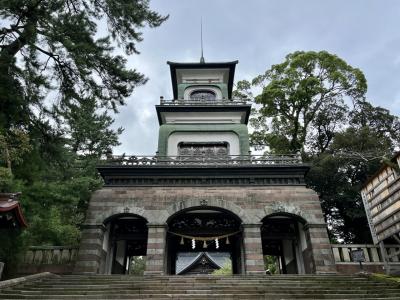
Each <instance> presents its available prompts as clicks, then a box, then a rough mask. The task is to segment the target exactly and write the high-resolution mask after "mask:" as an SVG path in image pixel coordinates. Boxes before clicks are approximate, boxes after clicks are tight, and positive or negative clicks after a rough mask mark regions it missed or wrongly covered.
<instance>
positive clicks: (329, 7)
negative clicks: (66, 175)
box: [114, 0, 400, 155]
mask: <svg viewBox="0 0 400 300" xmlns="http://www.w3.org/2000/svg"><path fill="white" fill-rule="evenodd" d="M150 7H151V8H152V9H153V10H155V11H157V12H159V13H160V14H162V15H167V14H168V15H169V19H168V20H167V21H166V22H165V23H163V24H162V25H161V26H160V27H157V28H145V29H144V30H143V38H144V40H143V41H142V42H141V43H140V44H138V46H137V48H138V50H139V51H140V52H141V53H140V55H132V56H129V57H128V67H130V68H134V69H136V70H138V71H139V72H141V73H143V74H144V75H145V76H146V77H147V78H148V79H149V80H148V82H147V83H146V84H145V85H143V86H140V87H138V88H137V89H136V90H135V91H134V93H133V94H132V95H131V96H130V97H129V98H128V99H127V101H126V102H127V105H125V106H122V107H120V108H119V114H116V115H115V116H114V117H115V123H114V127H123V128H125V131H124V132H123V134H122V135H121V136H120V142H121V145H120V146H118V147H116V148H114V154H122V153H126V154H135V155H154V154H155V151H156V148H157V139H158V128H159V124H158V121H157V116H156V110H155V107H154V106H155V105H156V104H158V103H159V100H160V96H164V98H165V99H172V87H171V80H170V73H169V67H168V65H167V64H166V62H167V61H177V62H198V61H199V59H200V19H202V20H203V41H204V57H205V59H206V61H207V62H213V61H231V60H239V64H238V65H237V68H236V75H235V81H237V80H242V79H248V80H251V79H252V78H254V77H255V76H257V75H259V74H262V73H264V72H265V70H267V69H268V68H270V66H271V65H273V64H278V63H281V62H283V61H284V58H285V56H286V55H287V54H289V53H291V52H294V51H297V50H303V51H311V50H312V51H321V50H326V51H328V52H330V53H333V54H336V55H338V56H339V57H341V58H342V59H344V60H345V61H346V62H347V63H348V64H350V65H351V66H353V67H357V68H359V69H361V70H362V71H363V72H364V74H365V76H366V78H367V81H368V92H367V99H368V101H370V102H371V103H372V104H374V105H376V106H381V107H384V108H387V109H389V110H390V111H391V113H392V114H395V115H400V1H397V0H384V1H383V0H381V1H378V0H376V1H372V0H352V1H349V0H344V1H343V0H335V1H334V0H329V1H328V0H326V1H321V0H318V1H317V0H301V1H300V0H246V1H243V0H201V1H200V0H168V1H166V0H151V1H150Z"/></svg>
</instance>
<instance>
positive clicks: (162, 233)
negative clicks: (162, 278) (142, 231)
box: [144, 224, 167, 275]
mask: <svg viewBox="0 0 400 300" xmlns="http://www.w3.org/2000/svg"><path fill="white" fill-rule="evenodd" d="M147 228H148V238H147V256H146V270H145V271H144V275H163V274H165V262H166V257H165V245H166V243H165V239H166V232H167V225H166V224H147Z"/></svg>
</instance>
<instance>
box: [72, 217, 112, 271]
mask: <svg viewBox="0 0 400 300" xmlns="http://www.w3.org/2000/svg"><path fill="white" fill-rule="evenodd" d="M104 231H105V226H104V225H103V224H101V225H85V224H84V225H82V238H81V243H80V246H79V251H78V256H77V260H76V263H75V267H74V273H76V274H98V273H99V271H100V264H101V258H102V251H103V237H104Z"/></svg>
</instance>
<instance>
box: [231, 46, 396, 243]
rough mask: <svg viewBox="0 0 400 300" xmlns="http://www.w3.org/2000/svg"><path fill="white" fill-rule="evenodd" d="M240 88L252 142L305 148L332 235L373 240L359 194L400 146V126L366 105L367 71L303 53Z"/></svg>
mask: <svg viewBox="0 0 400 300" xmlns="http://www.w3.org/2000/svg"><path fill="white" fill-rule="evenodd" d="M259 85H261V87H262V91H261V93H260V94H259V95H256V96H255V97H253V95H252V93H251V90H252V88H253V87H254V86H259ZM237 89H238V90H237V91H236V92H235V93H236V96H239V97H250V98H252V99H253V101H254V102H255V103H256V109H254V114H253V117H252V119H251V124H252V125H253V128H254V131H253V133H252V134H251V143H252V145H253V146H256V147H258V148H264V147H265V146H268V147H269V150H270V151H271V152H275V153H293V152H296V151H298V150H301V151H302V156H303V160H304V161H306V162H308V163H310V164H311V169H310V171H309V173H308V174H307V176H306V183H307V184H308V186H309V187H311V188H313V189H314V190H315V191H317V192H318V193H319V196H320V200H321V203H322V209H323V212H324V215H325V218H326V221H327V222H328V225H329V228H330V234H331V238H332V239H333V240H336V241H337V240H340V241H344V242H356V243H366V242H369V241H370V240H371V238H370V234H369V229H368V224H367V221H366V217H365V211H364V207H363V204H362V200H361V197H360V189H361V186H362V184H363V183H364V182H365V181H366V180H367V178H368V176H370V175H372V174H373V173H374V172H375V171H376V170H377V169H378V168H379V166H380V164H381V161H382V159H383V160H385V159H387V158H389V157H390V156H391V155H392V153H393V151H394V150H395V149H396V147H399V145H400V137H399V135H398V132H399V131H400V121H399V118H398V117H396V116H393V115H391V114H390V112H389V111H388V110H386V109H384V108H381V107H374V106H373V105H372V104H370V103H369V102H368V101H366V100H365V93H366V91H367V83H366V79H365V77H364V75H363V73H362V72H361V71H360V70H359V69H357V68H354V67H351V66H350V65H348V64H347V63H346V62H344V61H343V60H342V59H340V58H338V57H337V56H335V55H332V54H329V53H327V52H325V51H321V52H302V51H299V52H295V53H292V54H289V55H288V56H287V57H286V60H285V61H284V62H283V63H281V64H278V65H273V66H272V67H271V69H269V70H267V71H266V72H265V73H264V74H263V75H260V76H257V77H256V78H254V79H253V81H252V82H251V83H250V82H248V81H241V82H239V83H238V84H237Z"/></svg>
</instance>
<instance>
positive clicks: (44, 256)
mask: <svg viewBox="0 0 400 300" xmlns="http://www.w3.org/2000/svg"><path fill="white" fill-rule="evenodd" d="M77 253H78V247H74V246H32V247H29V250H28V251H27V252H26V253H25V255H24V259H23V263H24V264H27V265H50V264H52V265H58V264H71V263H73V262H74V261H75V260H76V256H77Z"/></svg>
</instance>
